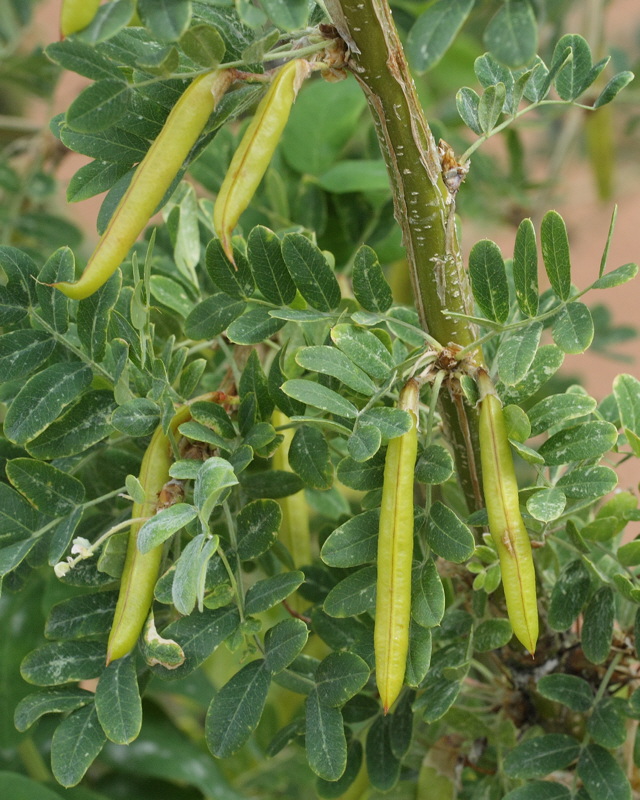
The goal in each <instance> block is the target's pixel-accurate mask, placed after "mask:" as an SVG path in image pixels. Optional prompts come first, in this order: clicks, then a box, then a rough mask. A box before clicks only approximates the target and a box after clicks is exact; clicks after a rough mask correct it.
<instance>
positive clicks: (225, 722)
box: [205, 659, 271, 758]
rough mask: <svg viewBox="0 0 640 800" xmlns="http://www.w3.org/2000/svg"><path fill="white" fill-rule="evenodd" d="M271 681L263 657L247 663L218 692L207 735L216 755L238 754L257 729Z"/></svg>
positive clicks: (208, 742) (207, 725)
mask: <svg viewBox="0 0 640 800" xmlns="http://www.w3.org/2000/svg"><path fill="white" fill-rule="evenodd" d="M270 683H271V676H270V673H269V671H268V670H267V669H266V666H265V662H264V661H263V660H262V659H258V660H257V661H252V662H251V663H250V664H246V665H245V666H244V667H243V668H242V669H241V670H240V671H239V672H237V673H236V674H235V675H234V676H233V678H231V680H230V681H228V682H227V683H226V684H225V685H224V686H223V687H222V688H221V689H220V690H219V691H218V693H217V694H216V695H215V697H214V698H213V700H212V701H211V705H210V706H209V710H208V711H207V719H206V723H205V736H206V740H207V745H208V747H209V749H210V750H211V752H212V753H213V755H214V756H217V757H218V758H226V757H227V756H230V755H233V754H234V753H236V752H237V751H238V750H239V749H240V748H241V747H242V745H243V744H244V743H245V742H246V741H247V739H248V738H249V736H250V735H251V733H252V732H253V731H254V730H255V728H256V727H257V725H258V723H259V722H260V717H261V716H262V711H263V709H264V704H265V702H266V700H267V693H268V691H269V685H270Z"/></svg>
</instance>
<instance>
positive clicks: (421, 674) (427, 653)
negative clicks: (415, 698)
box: [404, 622, 432, 687]
mask: <svg viewBox="0 0 640 800" xmlns="http://www.w3.org/2000/svg"><path fill="white" fill-rule="evenodd" d="M431 648H432V635H431V629H430V628H422V627H421V626H419V625H417V624H416V623H415V622H412V623H411V628H410V632H409V652H408V653H407V668H406V672H405V676H404V680H405V683H406V684H407V685H408V686H414V687H415V686H419V685H420V684H421V683H422V681H423V680H424V679H425V677H426V675H427V672H428V671H429V666H430V665H431Z"/></svg>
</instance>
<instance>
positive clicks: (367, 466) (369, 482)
mask: <svg viewBox="0 0 640 800" xmlns="http://www.w3.org/2000/svg"><path fill="white" fill-rule="evenodd" d="M384 461H385V454H384V452H382V451H378V452H377V453H376V454H375V456H373V458H371V459H370V460H369V461H366V462H364V463H360V462H358V461H354V460H353V459H352V458H351V457H349V456H347V457H346V458H343V459H342V461H340V462H339V464H338V468H337V470H336V474H337V476H338V480H339V481H342V483H344V484H345V486H348V487H349V488H351V489H358V490H359V491H364V492H368V491H370V490H371V489H378V488H380V487H381V486H382V482H383V477H384Z"/></svg>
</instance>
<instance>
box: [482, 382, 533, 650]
mask: <svg viewBox="0 0 640 800" xmlns="http://www.w3.org/2000/svg"><path fill="white" fill-rule="evenodd" d="M480 395H481V397H482V399H481V403H480V431H479V433H480V456H481V460H482V487H483V490H484V501H485V505H486V508H487V514H488V516H489V531H490V533H491V537H492V538H493V541H494V543H495V546H496V549H497V551H498V555H499V557H500V571H501V573H502V585H503V587H504V596H505V599H506V601H507V613H508V615H509V620H510V621H511V627H512V628H513V632H514V633H515V635H516V636H517V638H518V639H519V640H520V641H521V642H522V644H523V645H524V646H525V647H526V648H527V650H528V651H529V652H530V653H532V654H533V653H534V652H535V649H536V641H537V639H538V606H537V602H536V575H535V570H534V566H533V557H532V555H531V542H530V541H529V534H528V533H527V529H526V528H525V526H524V522H523V520H522V515H521V513H520V504H519V499H518V483H517V481H516V474H515V470H514V468H513V458H512V456H511V449H510V446H509V440H508V439H507V433H506V428H505V424H504V416H503V414H502V404H501V402H500V400H499V399H498V397H497V396H496V395H495V393H494V391H493V387H492V386H491V383H490V381H489V379H488V377H486V376H484V375H482V374H481V376H480Z"/></svg>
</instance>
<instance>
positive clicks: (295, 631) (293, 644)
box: [264, 573, 309, 675]
mask: <svg viewBox="0 0 640 800" xmlns="http://www.w3.org/2000/svg"><path fill="white" fill-rule="evenodd" d="M290 574H294V573H290ZM298 574H302V573H298ZM303 577H304V576H303ZM308 638H309V629H308V628H307V626H306V624H305V623H304V622H303V621H302V620H301V619H285V620H282V622H278V623H277V625H274V626H273V628H269V630H268V631H267V632H266V634H265V637H264V646H265V665H266V667H267V669H268V670H269V672H270V673H271V674H272V675H275V674H277V673H278V672H282V670H283V669H286V668H287V667H288V666H289V664H291V662H292V661H293V660H294V659H295V658H297V657H298V655H299V654H300V651H301V650H302V648H303V647H304V646H305V644H306V643H307V639H308Z"/></svg>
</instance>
